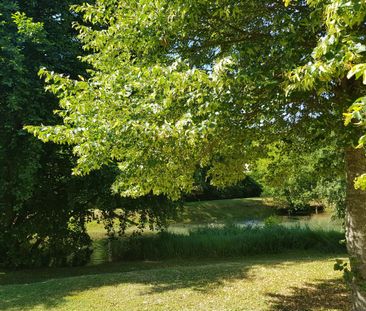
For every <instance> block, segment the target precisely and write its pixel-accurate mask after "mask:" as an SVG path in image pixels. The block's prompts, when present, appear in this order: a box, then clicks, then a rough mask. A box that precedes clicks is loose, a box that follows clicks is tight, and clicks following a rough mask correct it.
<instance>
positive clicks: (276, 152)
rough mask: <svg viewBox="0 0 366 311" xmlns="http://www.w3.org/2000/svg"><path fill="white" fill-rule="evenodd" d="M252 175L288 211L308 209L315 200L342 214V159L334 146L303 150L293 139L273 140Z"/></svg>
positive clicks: (309, 209) (343, 181) (343, 208)
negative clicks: (290, 140)
mask: <svg viewBox="0 0 366 311" xmlns="http://www.w3.org/2000/svg"><path fill="white" fill-rule="evenodd" d="M301 143H302V142H300V144H301ZM254 175H255V176H256V177H257V178H258V180H260V182H261V183H262V184H263V185H264V187H265V195H267V196H271V197H273V198H274V199H275V200H276V202H277V203H278V204H279V206H282V207H285V208H287V209H288V211H289V213H295V214H296V213H309V212H310V211H311V208H310V205H311V204H317V205H323V206H326V207H332V208H334V210H335V211H336V214H337V215H338V216H339V217H341V218H343V217H344V212H345V188H346V181H345V176H344V175H345V174H344V160H343V154H342V152H340V151H339V149H338V148H337V147H336V146H332V145H329V146H328V147H323V148H322V149H318V150H315V151H312V150H309V151H305V150H304V148H302V147H301V148H296V145H295V146H294V144H293V143H291V144H286V142H277V143H274V144H273V145H272V146H271V147H270V151H269V153H268V155H267V157H266V158H262V159H259V160H258V161H257V164H256V166H255V174H254Z"/></svg>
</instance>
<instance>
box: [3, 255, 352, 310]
mask: <svg viewBox="0 0 366 311" xmlns="http://www.w3.org/2000/svg"><path fill="white" fill-rule="evenodd" d="M333 263H334V258H333V256H332V257H329V256H325V255H324V254H323V255H322V254H320V255H319V254H315V253H309V252H307V253H304V252H301V253H299V252H297V253H291V254H285V255H284V254H281V255H269V256H265V257H258V256H257V257H254V258H246V259H241V260H239V259H235V260H219V261H215V260H198V261H197V260H195V261H190V260H184V261H165V262H141V263H120V264H116V263H114V264H109V265H104V266H94V267H83V268H74V269H72V268H69V269H64V270H62V269H47V270H46V271H47V273H44V274H43V277H42V278H39V275H42V273H41V272H42V271H41V270H37V273H35V272H34V271H17V272H3V273H0V283H1V280H2V279H4V278H5V279H6V282H2V284H3V285H1V286H0V297H1V298H0V310H4V311H21V310H27V311H44V310H48V311H66V310H67V311H72V310H75V311H76V310H77V311H83V310H88V311H89V310H95V311H97V310H98V311H99V310H103V311H105V310H108V311H109V310H111V311H117V310H119V311H120V310H132V311H133V310H136V311H137V310H138V311H142V310H148V311H158V310H164V311H167V310H174V311H175V310H215V311H224V310H227V311H229V310H230V311H233V310H246V311H286V310H288V311H289V310H291V311H305V310H307V311H341V310H342V311H348V310H350V308H349V295H348V291H347V289H346V287H345V286H344V284H343V282H342V279H341V273H340V272H337V271H334V270H333ZM103 267H104V268H103ZM52 271H53V272H54V273H53V272H52ZM60 271H63V273H61V272H60ZM77 273H80V274H82V275H80V276H75V275H77ZM71 275H74V276H71ZM12 280H13V281H14V282H12Z"/></svg>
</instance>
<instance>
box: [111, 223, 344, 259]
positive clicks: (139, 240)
mask: <svg viewBox="0 0 366 311" xmlns="http://www.w3.org/2000/svg"><path fill="white" fill-rule="evenodd" d="M342 239H344V234H342V233H341V232H339V231H336V230H328V231H324V230H320V229H316V230H314V229H310V228H309V227H306V226H305V227H304V226H301V227H300V226H297V227H285V226H281V225H268V226H261V227H260V226H255V227H239V226H235V225H230V226H225V227H203V228H198V229H194V230H191V231H189V233H188V234H177V233H170V232H162V233H159V234H157V235H151V236H138V237H133V238H130V239H124V240H114V241H112V243H111V251H112V257H113V259H115V260H160V259H174V258H202V257H205V258H228V257H240V256H246V255H254V254H274V253H280V252H284V251H288V250H314V251H318V252H322V253H340V252H344V251H345V246H344V245H342V244H340V242H339V241H340V240H342Z"/></svg>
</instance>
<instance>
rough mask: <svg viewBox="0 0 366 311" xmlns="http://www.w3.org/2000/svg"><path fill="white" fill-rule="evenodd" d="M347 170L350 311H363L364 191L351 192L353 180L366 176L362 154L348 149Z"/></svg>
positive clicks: (365, 301) (365, 254)
mask: <svg viewBox="0 0 366 311" xmlns="http://www.w3.org/2000/svg"><path fill="white" fill-rule="evenodd" d="M346 166H347V212H346V239H347V249H348V253H349V256H350V263H351V273H350V281H351V287H352V294H353V297H352V298H353V299H352V300H353V310H354V311H366V191H361V190H357V189H355V188H354V179H355V178H356V177H357V176H358V175H360V174H361V173H364V172H366V157H365V151H364V150H363V149H354V148H349V149H347V151H346Z"/></svg>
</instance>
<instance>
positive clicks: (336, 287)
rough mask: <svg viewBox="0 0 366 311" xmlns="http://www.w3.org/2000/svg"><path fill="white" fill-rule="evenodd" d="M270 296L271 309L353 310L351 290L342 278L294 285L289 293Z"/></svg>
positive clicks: (280, 310)
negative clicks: (302, 285)
mask: <svg viewBox="0 0 366 311" xmlns="http://www.w3.org/2000/svg"><path fill="white" fill-rule="evenodd" d="M268 296H269V297H270V305H271V309H270V310H271V311H318V310H334V311H335V310H337V311H338V310H339V311H348V310H351V308H350V306H351V301H350V293H349V290H348V289H347V287H346V285H345V284H344V282H343V281H342V280H340V279H334V280H327V281H321V280H320V281H319V282H318V283H311V284H310V283H307V284H305V286H304V287H294V288H292V293H291V294H289V295H281V294H276V293H272V294H269V295H268Z"/></svg>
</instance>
